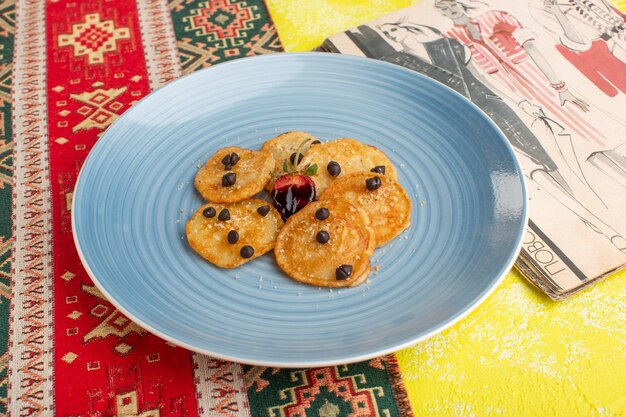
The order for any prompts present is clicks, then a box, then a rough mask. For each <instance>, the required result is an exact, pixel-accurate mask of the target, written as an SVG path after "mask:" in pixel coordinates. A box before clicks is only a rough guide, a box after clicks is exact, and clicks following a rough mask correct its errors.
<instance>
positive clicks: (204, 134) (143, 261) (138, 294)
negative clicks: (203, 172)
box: [72, 53, 526, 367]
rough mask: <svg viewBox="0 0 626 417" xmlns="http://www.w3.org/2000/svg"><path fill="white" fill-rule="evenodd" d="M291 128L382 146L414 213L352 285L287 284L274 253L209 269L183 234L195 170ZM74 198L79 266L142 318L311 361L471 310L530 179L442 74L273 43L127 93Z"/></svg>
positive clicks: (200, 345) (514, 232) (213, 340)
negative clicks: (141, 94)
mask: <svg viewBox="0 0 626 417" xmlns="http://www.w3.org/2000/svg"><path fill="white" fill-rule="evenodd" d="M290 130H304V131H307V132H310V133H311V134H313V135H315V136H318V137H319V138H321V139H323V140H330V139H333V138H338V137H354V138H358V139H359V140H361V141H363V142H365V143H369V144H372V145H374V146H377V147H379V148H380V149H382V150H383V151H384V152H386V153H387V155H388V156H389V157H390V158H391V160H392V161H393V162H394V164H395V166H396V167H397V169H398V176H399V181H400V183H401V184H402V185H403V186H404V187H405V189H406V190H407V191H408V193H409V195H410V197H411V198H412V200H413V211H412V213H411V218H412V226H411V228H410V229H408V231H407V232H405V233H403V234H402V235H401V236H400V237H398V238H397V239H395V240H394V241H393V242H391V243H389V244H388V245H386V246H385V247H383V248H379V249H378V250H377V251H376V253H375V254H374V257H373V262H372V263H373V265H375V266H376V269H377V270H375V271H373V272H372V274H371V277H370V279H369V280H368V281H367V282H366V283H364V284H362V285H361V286H359V287H357V288H350V289H340V290H337V289H335V290H332V291H331V290H329V289H327V288H318V287H312V286H306V285H303V284H299V283H297V282H295V281H293V280H291V279H290V278H289V277H287V276H286V275H284V274H283V273H282V272H281V271H280V270H279V269H278V267H277V266H276V263H275V261H274V257H273V254H272V253H269V254H266V255H265V256H263V257H261V258H259V259H256V260H254V261H253V262H250V263H248V264H246V265H244V266H242V267H240V268H237V269H230V270H226V269H219V268H216V267H214V266H213V265H211V264H210V263H208V262H206V261H204V260H203V259H202V258H200V256H198V255H196V254H195V252H193V251H192V250H191V249H190V248H189V246H188V245H187V242H186V241H185V223H186V221H187V219H189V218H190V217H191V215H192V214H193V212H194V211H195V210H196V209H197V208H198V207H199V206H200V205H202V204H203V202H202V198H201V197H200V196H199V194H198V193H197V192H196V191H195V189H194V186H193V179H194V175H195V174H196V171H197V170H198V167H199V166H200V165H201V164H203V163H204V162H205V161H206V159H207V158H208V157H210V156H211V155H212V154H213V153H214V152H215V151H216V150H217V149H219V148H221V147H224V146H227V145H238V146H242V147H246V148H250V149H258V148H259V147H260V146H261V144H262V143H263V142H264V141H266V140H267V139H270V138H272V137H274V136H276V135H277V134H279V133H282V132H286V131H290ZM72 213H73V225H74V238H75V241H76V244H77V247H78V250H79V253H80V256H81V259H82V261H83V264H84V265H85V267H86V268H87V271H88V273H89V275H90V276H91V277H92V278H93V280H94V281H95V283H96V284H97V285H98V287H99V288H100V289H101V290H102V292H103V293H104V294H105V295H106V296H107V297H108V298H109V299H110V300H111V302H112V303H113V304H114V305H115V306H116V307H117V308H119V309H120V310H121V311H122V312H123V313H124V314H126V315H127V316H128V317H130V318H131V319H133V320H135V321H136V322H137V323H139V324H140V325H141V326H142V327H144V328H146V329H147V330H149V331H151V332H153V333H154V334H156V335H158V336H161V337H163V338H164V339H167V340H169V341H171V342H174V343H176V344H178V345H181V346H184V347H186V348H189V349H192V350H195V351H198V352H202V353H206V354H209V355H212V356H215V357H219V358H222V359H228V360H233V361H238V362H245V363H251V364H259V365H267V366H285V367H291V366H298V367H306V366H321V365H330V364H338V363H346V362H353V361H359V360H364V359H368V358H371V357H374V356H379V355H382V354H386V353H389V352H392V351H395V350H398V349H400V348H402V347H405V346H409V345H412V344H414V343H416V342H417V341H419V340H422V339H425V338H427V337H429V336H431V335H433V334H435V333H437V332H440V331H441V330H443V329H444V328H446V327H448V326H450V325H451V324H453V323H454V322H456V321H457V320H459V319H460V318H462V317H463V316H465V315H466V314H468V313H469V312H470V311H471V310H472V309H473V308H475V307H476V306H477V305H478V304H480V302H481V301H483V300H484V299H485V298H486V297H487V296H488V295H489V294H490V293H491V292H492V291H493V290H494V288H495V287H496V286H497V284H498V283H499V282H500V280H501V279H502V278H503V277H504V275H505V274H506V273H507V271H508V270H509V269H510V268H511V266H512V264H513V262H514V260H515V258H516V255H517V253H518V251H519V249H520V245H521V241H522V236H523V232H524V227H525V223H526V192H525V186H524V180H523V176H522V174H521V169H520V166H519V164H518V161H517V159H516V158H515V156H514V153H513V150H512V148H511V147H510V145H509V144H508V143H507V141H506V140H505V138H504V136H503V135H502V134H501V132H500V131H499V130H498V129H497V128H496V127H495V126H494V125H493V123H492V122H491V121H490V120H489V119H488V118H487V117H486V116H485V115H484V114H483V113H482V112H481V111H479V110H478V109H477V108H476V107H474V106H473V105H472V104H471V103H469V102H468V101H467V100H465V99H464V98H462V97H461V96H460V95H458V94H456V93H455V92H453V91H452V90H450V89H448V88H447V87H444V86H442V85H440V84H438V83H436V82H434V81H431V80H430V79H428V78H426V77H423V76H420V75H419V74H417V73H414V72H412V71H409V70H405V69H404V68H401V67H398V66H395V65H392V64H387V63H383V62H379V61H375V60H369V59H364V58H355V57H348V56H343V55H330V54H317V53H312V54H280V55H271V56H263V57H255V58H247V59H241V60H237V61H233V62H229V63H225V64H220V65H217V66H215V67H212V68H209V69H206V70H203V71H199V72H196V73H194V74H192V75H189V76H186V77H184V78H182V79H180V80H177V81H175V82H172V83H170V84H168V85H167V86H165V87H164V88H161V89H160V90H158V91H156V92H155V93H153V94H151V95H149V96H148V97H146V98H144V99H143V100H141V102H139V103H137V104H136V105H134V106H133V107H132V108H131V109H130V110H128V111H127V112H126V113H125V114H124V115H122V116H121V117H120V118H119V119H118V120H117V121H116V122H115V123H114V124H113V125H112V126H111V127H110V128H109V129H108V130H107V131H106V133H105V134H104V135H103V137H102V138H101V139H100V140H99V141H98V143H97V144H96V146H95V147H94V148H93V150H92V151H91V154H90V155H89V157H88V158H87V161H86V162H85V164H84V166H83V169H82V172H81V174H80V177H79V180H78V183H77V185H76V192H75V196H74V208H73V210H72Z"/></svg>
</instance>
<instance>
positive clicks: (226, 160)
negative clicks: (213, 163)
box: [222, 155, 233, 165]
mask: <svg viewBox="0 0 626 417" xmlns="http://www.w3.org/2000/svg"><path fill="white" fill-rule="evenodd" d="M222 164H223V165H232V164H233V163H232V161H231V159H230V155H226V156H225V157H223V158H222Z"/></svg>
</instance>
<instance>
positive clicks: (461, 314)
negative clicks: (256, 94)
mask: <svg viewBox="0 0 626 417" xmlns="http://www.w3.org/2000/svg"><path fill="white" fill-rule="evenodd" d="M299 57H305V59H309V58H308V57H311V58H314V57H332V58H331V59H336V60H338V61H341V60H345V61H355V62H365V63H368V64H371V65H374V66H376V65H382V66H385V67H390V68H391V67H392V68H394V70H399V71H402V72H406V73H410V74H411V75H412V76H417V77H419V78H422V79H424V80H425V81H426V82H427V83H433V84H436V85H438V88H441V87H443V88H445V89H447V90H448V91H449V92H451V93H453V95H455V96H456V97H457V99H460V100H462V101H465V104H466V105H468V104H469V106H470V107H471V108H473V110H474V111H477V112H478V113H479V114H480V115H481V116H482V117H483V119H485V120H486V121H487V123H488V124H490V125H491V127H492V128H493V129H495V130H496V132H497V133H498V135H499V136H500V138H501V139H502V141H503V142H504V144H505V147H506V149H507V151H508V153H509V155H510V156H511V157H512V160H513V163H514V165H515V167H516V168H517V172H518V174H519V175H518V176H519V179H520V183H521V191H522V207H521V208H522V215H521V220H522V221H521V223H520V225H519V230H518V231H517V238H516V240H517V242H516V245H515V249H514V250H513V251H512V252H511V253H510V254H509V258H508V260H507V262H506V264H505V265H504V267H503V268H502V269H501V272H500V273H499V275H498V277H497V278H496V279H495V280H494V281H493V282H492V283H491V284H490V285H489V286H488V287H487V288H486V290H485V291H484V293H483V294H482V295H481V296H480V297H478V298H477V299H476V300H475V301H474V302H472V303H469V304H467V305H465V306H464V307H463V308H462V309H460V310H459V311H458V312H457V313H456V314H455V315H452V316H451V317H450V318H448V319H447V320H444V321H443V322H442V323H441V324H439V325H438V326H437V327H435V328H434V329H432V330H431V331H429V332H427V333H425V334H422V335H420V336H415V337H408V338H406V340H405V341H402V342H399V343H395V344H392V345H391V346H388V347H384V348H381V349H377V350H374V351H371V352H369V353H363V354H360V355H347V356H346V357H343V358H336V359H329V360H314V361H306V360H302V361H274V360H255V359H250V358H245V357H238V356H232V355H225V354H221V353H219V352H216V351H211V350H208V349H204V348H201V347H197V346H193V345H191V344H188V343H185V342H183V341H180V340H178V339H177V338H175V337H172V336H169V335H167V334H166V333H163V332H161V331H159V330H157V329H155V328H153V327H152V326H150V325H148V324H147V323H145V322H144V321H143V320H141V319H140V318H139V317H137V316H135V315H134V314H132V313H130V312H129V311H128V310H127V309H126V308H125V307H124V306H123V305H122V304H121V303H120V302H118V301H117V300H116V299H115V298H114V297H112V296H111V294H110V293H109V292H108V291H107V290H106V288H105V287H104V285H103V284H102V283H101V282H100V280H99V279H98V278H97V277H96V274H95V273H94V272H93V271H92V270H91V267H90V265H89V263H88V261H87V259H86V257H85V255H84V253H83V251H82V248H81V246H80V242H79V237H78V235H77V231H76V219H75V216H76V209H75V208H76V201H77V200H78V198H76V197H77V196H79V195H80V194H78V193H77V191H78V187H79V184H80V183H81V176H82V174H83V170H84V168H85V166H87V162H88V161H89V159H90V158H95V157H94V156H93V155H94V150H96V149H97V148H98V145H100V146H104V145H101V144H102V143H104V141H103V139H105V137H106V135H107V132H108V131H109V129H110V128H111V127H112V126H113V125H114V124H116V123H118V122H119V121H120V120H123V118H124V117H128V116H127V114H128V113H129V112H131V111H132V110H133V108H135V107H136V106H137V105H139V104H140V103H141V102H142V101H144V100H146V99H148V98H149V97H151V96H152V95H154V94H156V93H158V92H159V91H160V90H162V89H165V88H168V87H169V88H171V86H172V85H175V84H176V83H178V82H179V81H180V80H182V79H185V78H188V77H194V76H198V74H200V73H204V72H210V71H212V70H214V68H216V67H219V68H224V67H225V66H231V65H240V64H238V63H240V62H248V61H256V60H258V61H261V60H272V59H292V58H293V59H297V58H299ZM73 192H74V198H73V199H72V207H71V226H72V238H73V240H74V245H75V247H76V251H77V253H78V257H79V259H80V261H81V264H82V266H83V268H84V269H85V271H86V272H87V275H88V276H89V278H91V280H92V281H93V283H94V285H95V286H96V287H97V288H98V289H99V290H100V292H102V294H103V295H104V296H105V297H106V299H107V300H108V301H109V302H110V303H111V304H113V306H114V307H115V308H117V309H118V310H119V311H120V312H121V313H122V314H124V315H125V316H126V317H128V318H130V319H131V320H132V321H133V322H135V323H136V324H138V325H139V326H140V327H142V328H143V329H145V330H147V331H148V332H150V333H151V334H153V335H155V336H157V337H159V338H161V339H163V340H166V341H168V342H171V343H173V344H175V345H176V346H180V347H182V348H185V349H187V350H190V351H192V352H197V353H200V354H204V355H208V356H211V357H213V358H217V359H220V360H225V361H231V362H236V363H242V364H249V365H256V366H266V367H277V368H309V367H325V366H334V365H343V364H350V363H355V362H361V361H365V360H368V359H372V358H376V357H381V356H385V355H389V354H391V353H394V352H397V351H399V350H402V349H405V348H408V347H411V346H414V345H416V344H417V343H419V342H422V341H425V340H428V339H430V338H431V337H433V336H434V335H436V334H439V333H441V332H443V331H445V330H447V329H448V328H450V327H452V326H453V325H455V324H456V323H458V322H459V321H461V320H463V319H464V318H465V317H467V316H468V315H469V314H470V313H471V312H473V311H474V310H475V309H477V308H478V307H479V306H480V305H481V304H482V303H483V302H485V300H486V299H487V298H489V296H490V295H491V294H492V293H493V292H494V291H495V290H496V288H498V287H499V286H500V284H501V283H502V281H503V280H504V278H505V277H506V276H507V274H508V273H509V272H510V270H511V268H512V267H513V266H514V264H515V261H516V260H517V258H518V256H519V253H520V251H521V249H522V245H523V241H524V234H525V230H526V228H527V226H528V218H529V210H528V186H527V180H526V176H525V175H524V171H523V169H522V166H521V163H520V160H519V158H518V156H517V154H516V153H515V150H514V149H513V146H512V145H511V143H510V142H509V141H508V139H507V138H506V136H505V135H504V133H503V132H502V130H501V129H500V128H499V127H498V126H497V125H496V124H495V123H494V122H493V120H491V118H489V116H487V115H486V114H485V113H484V112H483V111H482V110H481V109H480V108H479V107H478V106H476V105H475V104H474V103H472V102H471V101H470V100H468V99H467V98H465V97H464V96H463V95H461V94H459V93H458V92H456V91H455V90H453V89H452V88H450V87H448V86H447V85H445V84H443V83H440V82H439V81H436V80H434V79H432V78H430V77H427V76H425V75H423V74H421V73H418V72H416V71H413V70H410V69H408V68H405V67H403V66H400V65H396V64H392V63H389V62H385V61H381V60H377V59H372V58H366V57H359V56H353V55H346V54H338V53H331V52H281V53H275V54H266V55H256V56H250V57H244V58H238V59H234V60H231V61H226V62H222V63H219V64H215V65H213V66H211V67H208V68H203V69H201V70H198V71H194V72H192V73H189V74H186V75H184V76H182V77H179V78H177V79H175V80H173V81H171V82H169V83H167V84H165V85H163V86H161V87H159V88H157V89H156V90H153V91H151V92H150V93H148V94H147V95H146V96H144V97H142V98H141V99H140V100H139V101H137V102H136V103H135V104H134V105H133V106H131V107H130V108H129V109H127V110H126V111H125V112H124V113H122V114H121V115H120V116H119V117H118V118H117V119H116V120H114V121H113V123H112V124H111V125H110V126H109V127H108V128H107V130H105V132H104V134H103V135H102V137H101V138H100V139H98V141H96V143H95V144H94V146H93V147H92V148H91V150H90V151H89V154H88V155H87V157H86V158H85V160H84V162H83V164H82V166H81V169H80V171H79V174H78V177H77V179H76V183H75V185H74V189H73Z"/></svg>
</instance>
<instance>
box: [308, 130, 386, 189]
mask: <svg viewBox="0 0 626 417" xmlns="http://www.w3.org/2000/svg"><path fill="white" fill-rule="evenodd" d="M330 161H335V162H337V163H338V164H339V165H340V166H341V173H340V174H339V175H338V176H337V177H333V176H331V175H330V174H329V173H328V169H327V166H328V163H329V162H330ZM301 164H311V165H313V164H317V174H315V175H313V176H312V177H311V178H313V181H314V182H315V192H316V193H317V196H318V198H320V197H321V196H322V194H323V193H324V191H325V190H326V188H327V187H328V186H329V185H330V183H331V182H333V181H334V180H336V179H337V178H341V177H343V176H345V175H347V174H351V173H353V172H369V171H370V170H371V169H372V168H374V167H377V166H381V165H382V166H384V167H385V175H386V176H387V177H389V178H393V179H394V180H397V179H398V174H397V173H396V169H395V167H394V166H393V164H392V163H391V161H390V160H389V158H387V155H385V153H384V152H383V151H381V150H380V149H378V148H376V147H374V146H370V145H366V144H364V143H361V142H359V141H358V140H356V139H350V138H342V139H335V140H332V141H330V142H326V143H323V144H320V145H315V146H312V147H311V149H310V150H309V151H308V152H307V153H306V154H305V155H304V158H303V159H302V162H301Z"/></svg>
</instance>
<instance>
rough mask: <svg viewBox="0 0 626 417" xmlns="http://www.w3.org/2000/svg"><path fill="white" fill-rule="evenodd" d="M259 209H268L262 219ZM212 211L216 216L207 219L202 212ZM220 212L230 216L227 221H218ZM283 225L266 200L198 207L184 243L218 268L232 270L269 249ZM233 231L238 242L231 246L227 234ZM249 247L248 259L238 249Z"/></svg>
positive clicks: (187, 229) (278, 215)
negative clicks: (224, 211) (210, 208)
mask: <svg viewBox="0 0 626 417" xmlns="http://www.w3.org/2000/svg"><path fill="white" fill-rule="evenodd" d="M261 206H270V210H269V213H267V214H266V215H265V216H262V215H261V214H259V213H258V212H257V209H258V208H259V207H261ZM209 207H212V208H213V209H215V212H214V213H215V215H214V216H213V217H211V218H208V217H206V216H205V215H204V214H203V211H204V210H205V209H207V208H209ZM223 209H227V210H228V212H229V213H230V220H225V221H222V220H219V217H218V216H219V214H220V212H221V211H222V210H223ZM282 224H283V221H282V219H281V218H280V214H278V212H277V211H276V210H275V209H274V208H273V207H272V205H271V204H270V203H268V202H266V201H263V200H260V199H256V198H252V199H249V200H245V201H240V202H237V203H228V204H216V203H209V204H205V205H204V206H202V207H200V208H199V209H198V210H197V211H196V212H195V213H194V215H193V216H192V217H191V219H189V221H188V222H187V228H186V233H187V241H188V242H189V245H190V246H191V247H192V248H193V250H195V251H196V252H198V253H199V254H200V255H201V256H202V257H203V258H204V259H206V260H207V261H209V262H211V263H212V264H214V265H216V266H219V267H220V268H235V267H237V266H239V265H242V264H244V263H246V262H249V261H251V260H252V259H254V258H257V257H259V256H261V255H263V254H264V253H266V252H268V251H270V250H272V248H273V247H274V243H275V241H276V236H277V235H278V230H279V229H280V228H281V226H282ZM231 230H234V231H236V232H237V233H238V234H239V240H238V241H237V242H236V243H234V244H231V243H229V242H228V233H229V232H230V231H231ZM244 246H252V248H253V249H254V254H253V255H252V256H251V257H250V258H244V257H242V256H241V248H243V247H244Z"/></svg>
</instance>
